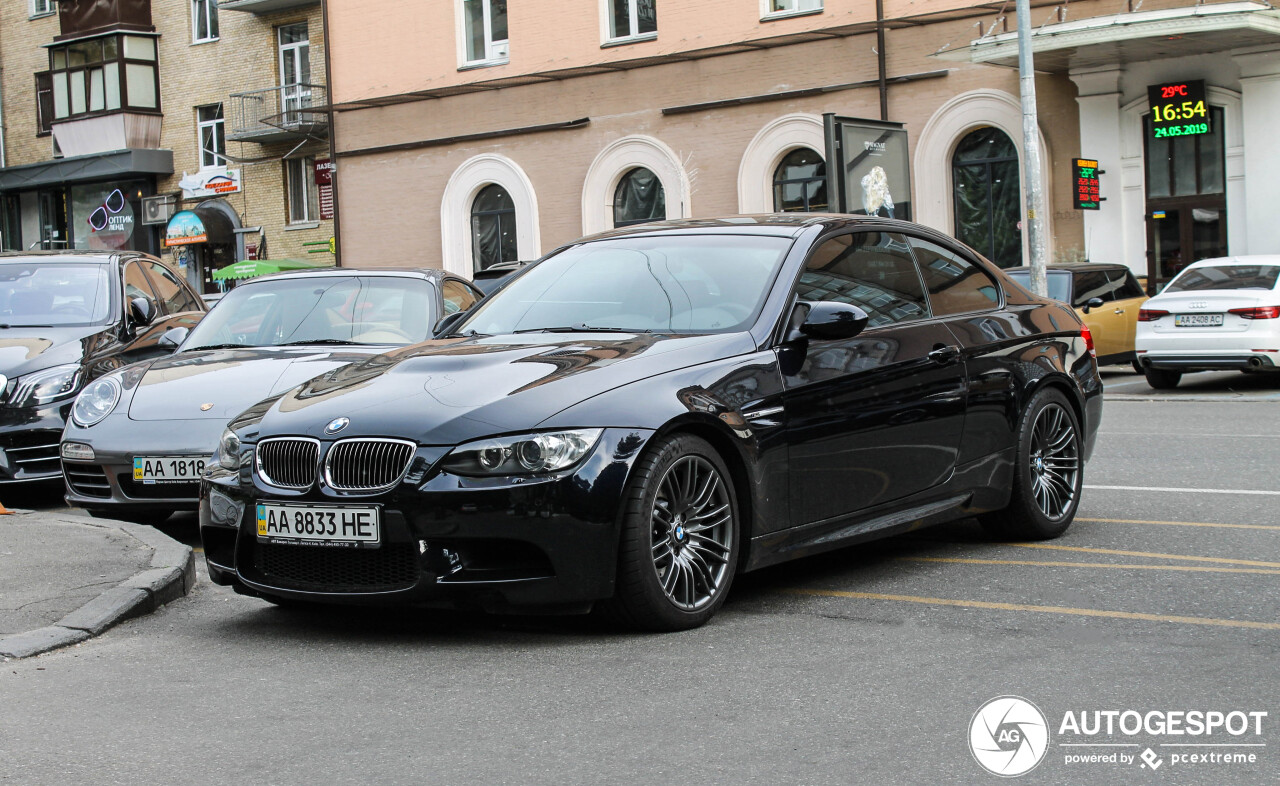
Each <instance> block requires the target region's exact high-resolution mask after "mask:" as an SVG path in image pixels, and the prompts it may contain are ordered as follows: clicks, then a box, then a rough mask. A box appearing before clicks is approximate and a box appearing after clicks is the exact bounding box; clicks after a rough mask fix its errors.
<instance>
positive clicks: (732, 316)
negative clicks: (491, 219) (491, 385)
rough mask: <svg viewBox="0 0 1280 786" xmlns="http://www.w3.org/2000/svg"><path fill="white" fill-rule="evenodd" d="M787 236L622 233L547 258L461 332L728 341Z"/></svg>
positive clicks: (753, 308) (759, 295) (765, 289)
mask: <svg viewBox="0 0 1280 786" xmlns="http://www.w3.org/2000/svg"><path fill="white" fill-rule="evenodd" d="M791 242H792V241H791V239H790V238H781V237H761V236H753V235H712V234H707V235H696V234H683V235H673V236H662V235H657V236H650V235H626V236H622V237H614V238H608V239H605V240H593V241H591V242H587V243H580V244H578V245H576V246H572V247H570V248H567V249H565V250H563V251H561V252H560V253H558V254H555V255H554V256H551V257H548V258H547V259H544V260H542V261H541V262H539V263H538V264H537V265H534V266H533V267H532V268H529V269H528V270H527V271H525V272H523V273H521V274H520V276H519V277H518V278H515V279H513V280H512V281H511V282H510V283H507V284H506V285H505V286H503V287H502V288H501V289H499V290H498V291H496V292H494V293H493V294H492V295H490V296H489V297H487V298H485V300H484V301H483V302H482V303H481V304H480V305H478V306H477V307H476V308H474V309H472V310H471V312H469V313H470V314H471V316H469V317H468V318H467V319H466V321H464V322H463V323H462V324H460V325H458V326H457V327H456V328H455V331H456V332H461V333H466V332H468V331H471V330H474V331H476V332H477V333H484V334H487V335H503V334H506V333H512V332H515V331H522V332H528V331H538V330H546V329H570V328H573V327H574V326H582V325H585V326H588V327H594V328H610V329H618V330H622V331H654V332H662V333H668V332H670V333H686V332H688V333H724V332H728V331H734V330H742V329H744V328H746V327H747V326H748V325H749V324H751V323H752V322H753V321H754V320H755V316H756V315H757V314H758V313H759V311H760V308H761V307H762V306H763V304H764V300H765V297H766V296H767V295H768V294H769V292H770V288H771V286H772V284H773V281H774V278H775V277H776V276H777V273H778V269H779V267H781V265H782V259H783V257H784V256H785V255H786V253H787V250H788V249H789V248H790V247H791Z"/></svg>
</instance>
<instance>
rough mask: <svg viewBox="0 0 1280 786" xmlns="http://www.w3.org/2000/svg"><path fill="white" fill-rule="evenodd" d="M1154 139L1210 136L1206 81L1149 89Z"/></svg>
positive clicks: (1148, 95)
mask: <svg viewBox="0 0 1280 786" xmlns="http://www.w3.org/2000/svg"><path fill="white" fill-rule="evenodd" d="M1147 99H1148V101H1149V103H1150V105H1151V131H1152V138H1154V139H1163V138H1165V137H1174V136H1188V135H1193V134H1207V133H1209V130H1210V129H1209V109H1208V107H1207V105H1206V104H1205V89H1204V80H1202V79H1196V80H1188V81H1185V82H1171V83H1168V84H1163V85H1151V86H1149V87H1148V88H1147Z"/></svg>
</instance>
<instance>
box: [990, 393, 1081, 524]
mask: <svg viewBox="0 0 1280 786" xmlns="http://www.w3.org/2000/svg"><path fill="white" fill-rule="evenodd" d="M1068 431H1069V433H1068ZM1059 443H1061V444H1059ZM1083 448H1084V442H1083V435H1082V434H1081V431H1080V421H1079V420H1078V419H1077V418H1076V413H1075V410H1074V409H1072V407H1071V404H1070V403H1069V402H1068V401H1067V397H1066V396H1065V395H1063V394H1062V393H1061V392H1060V391H1058V390H1055V389H1053V388H1044V389H1042V390H1040V391H1039V392H1038V393H1036V394H1035V395H1034V396H1032V398H1031V401H1030V402H1029V403H1028V405H1027V408H1026V410H1024V411H1023V413H1022V420H1021V421H1020V422H1019V424H1018V452H1017V458H1016V459H1015V461H1014V469H1013V490H1012V495H1011V496H1010V498H1009V506H1008V507H1006V508H1004V509H1003V510H997V511H992V512H991V513H986V514H984V515H982V516H980V517H979V521H981V522H982V525H983V526H984V527H986V529H987V531H988V532H990V533H992V534H993V535H996V536H997V537H1000V538H1004V539H1012V540H1047V539H1049V538H1056V537H1058V536H1059V535H1061V534H1062V533H1064V532H1066V531H1067V527H1069V526H1071V521H1072V519H1074V518H1075V515H1076V509H1077V508H1078V507H1079V505H1080V489H1081V488H1082V486H1083V483H1084V450H1083Z"/></svg>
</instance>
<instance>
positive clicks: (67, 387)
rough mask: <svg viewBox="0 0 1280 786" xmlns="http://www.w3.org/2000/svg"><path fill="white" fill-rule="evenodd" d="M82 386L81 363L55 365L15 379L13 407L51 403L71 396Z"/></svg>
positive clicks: (11, 401)
mask: <svg viewBox="0 0 1280 786" xmlns="http://www.w3.org/2000/svg"><path fill="white" fill-rule="evenodd" d="M79 387H80V365H79V364H78V363H72V364H70V365H66V366H54V367H53V368H46V369H45V370H44V371H37V372H35V373H34V374H26V375H24V376H21V377H18V379H17V380H15V386H14V388H13V395H12V396H10V397H9V406H11V407H30V406H38V405H41V404H50V403H52V402H54V401H58V400H59V399H64V398H70V397H71V396H73V395H75V392H76V390H77V389H79Z"/></svg>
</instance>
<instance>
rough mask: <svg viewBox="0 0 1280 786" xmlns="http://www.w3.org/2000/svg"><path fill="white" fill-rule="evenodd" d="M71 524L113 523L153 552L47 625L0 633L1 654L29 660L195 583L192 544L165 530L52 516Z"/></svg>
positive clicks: (95, 632) (146, 610) (156, 605)
mask: <svg viewBox="0 0 1280 786" xmlns="http://www.w3.org/2000/svg"><path fill="white" fill-rule="evenodd" d="M52 518H54V519H56V520H58V521H62V522H66V523H70V524H81V525H88V526H96V527H114V528H116V529H119V530H121V531H123V532H124V533H125V534H126V535H129V536H130V537H132V538H134V539H135V540H138V541H141V542H142V543H143V544H144V545H146V546H148V547H149V548H150V549H151V550H152V553H151V565H150V567H149V568H148V569H147V570H144V571H142V572H140V573H136V574H134V575H133V576H132V577H131V578H129V579H126V580H125V581H122V582H121V583H120V584H118V585H116V586H115V587H112V588H111V589H109V590H107V591H106V592H104V593H102V594H101V595H99V596H98V597H96V598H94V599H93V600H91V601H89V602H88V603H86V604H84V605H83V606H81V607H80V608H78V609H76V610H75V611H73V612H71V613H70V614H68V615H67V616H65V617H63V618H62V619H60V620H58V622H57V623H55V624H53V625H50V626H49V627H46V628H38V629H36V630H31V631H27V632H26V633H12V634H9V635H7V636H0V657H4V658H29V657H31V656H32V655H39V654H40V653H42V652H48V651H50V650H55V649H58V648H59V647H66V646H68V645H70V644H78V643H79V642H82V641H84V640H85V639H88V638H90V637H92V636H97V635H98V634H100V633H102V632H103V631H105V630H107V629H108V628H110V627H111V626H113V625H116V624H118V623H121V622H124V621H125V620H128V619H132V618H134V617H141V616H142V615H144V614H150V613H151V612H153V611H155V610H156V609H158V608H160V607H161V606H163V605H164V604H166V603H169V602H170V601H173V600H177V599H178V598H181V597H182V596H184V595H186V594H187V593H188V592H190V591H191V588H192V587H194V586H195V583H196V561H195V554H194V553H193V552H192V551H191V547H190V546H187V545H184V544H182V543H179V542H178V541H176V540H174V539H173V538H171V537H169V536H168V535H166V534H164V533H163V532H161V531H159V530H157V529H154V528H152V527H144V526H142V525H140V524H129V523H127V522H123V521H107V520H101V519H95V520H89V519H84V518H81V517H79V516H53V517H52Z"/></svg>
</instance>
